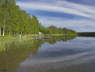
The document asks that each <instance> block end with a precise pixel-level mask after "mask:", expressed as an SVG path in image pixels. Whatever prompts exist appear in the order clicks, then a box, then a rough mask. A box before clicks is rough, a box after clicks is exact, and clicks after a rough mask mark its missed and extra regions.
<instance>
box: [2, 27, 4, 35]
mask: <svg viewBox="0 0 95 72" xmlns="http://www.w3.org/2000/svg"><path fill="white" fill-rule="evenodd" d="M2 36H5V28H3V34H2Z"/></svg>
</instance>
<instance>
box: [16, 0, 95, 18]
mask: <svg viewBox="0 0 95 72" xmlns="http://www.w3.org/2000/svg"><path fill="white" fill-rule="evenodd" d="M17 5H19V6H20V7H21V8H25V9H37V10H45V11H50V12H58V13H67V14H74V15H78V16H83V17H87V18H91V19H95V8H94V7H91V6H85V5H80V4H75V3H71V2H66V1H55V2H54V3H40V2H37V3H35V2H17Z"/></svg>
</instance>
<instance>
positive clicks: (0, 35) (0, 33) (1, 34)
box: [0, 27, 2, 36]
mask: <svg viewBox="0 0 95 72" xmlns="http://www.w3.org/2000/svg"><path fill="white" fill-rule="evenodd" d="M1 33H2V32H1V27H0V36H2V34H1Z"/></svg>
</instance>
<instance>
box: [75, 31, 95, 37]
mask: <svg viewBox="0 0 95 72" xmlns="http://www.w3.org/2000/svg"><path fill="white" fill-rule="evenodd" d="M77 34H78V36H86V37H95V32H78V33H77Z"/></svg>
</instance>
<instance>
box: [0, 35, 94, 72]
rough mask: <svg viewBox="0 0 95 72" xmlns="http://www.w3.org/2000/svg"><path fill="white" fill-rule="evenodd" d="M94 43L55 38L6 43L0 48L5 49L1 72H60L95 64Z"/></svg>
mask: <svg viewBox="0 0 95 72" xmlns="http://www.w3.org/2000/svg"><path fill="white" fill-rule="evenodd" d="M72 39H73V40H72ZM94 41H95V39H94V38H93V39H92V38H76V39H74V37H71V38H64V37H53V38H51V39H39V40H29V41H13V42H8V43H4V44H1V46H0V47H4V48H5V49H4V50H2V48H0V49H1V50H0V72H31V71H33V72H52V71H54V72H61V70H63V67H64V68H65V69H64V70H66V66H68V65H72V64H77V63H79V64H80V63H84V62H88V61H91V62H93V63H94V61H95V43H94ZM2 45H3V46H2ZM93 60H94V61H93ZM40 65H41V66H40ZM82 66H83V65H82ZM82 66H81V67H82ZM93 66H94V64H93ZM43 68H44V69H43ZM56 68H57V69H56ZM70 69H73V68H70ZM76 69H77V68H76ZM36 70H37V71H36ZM62 72H63V71H62ZM79 72H80V71H79Z"/></svg>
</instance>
